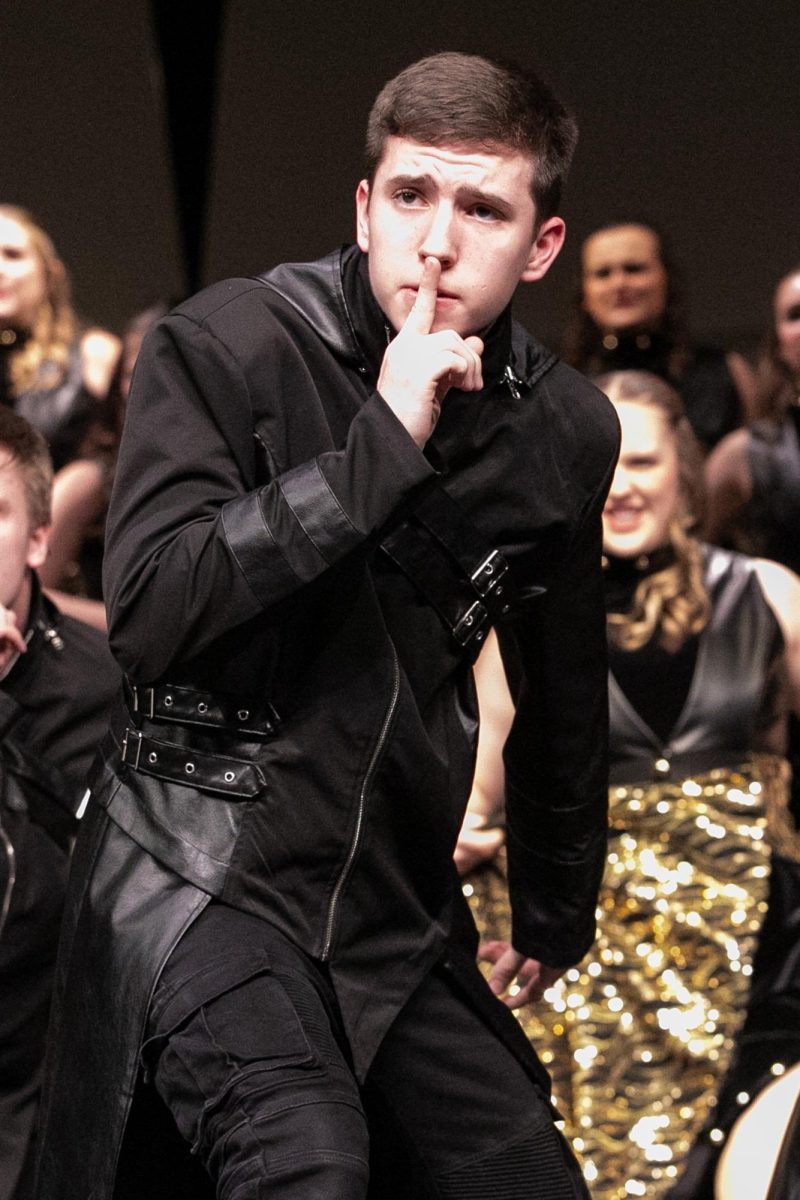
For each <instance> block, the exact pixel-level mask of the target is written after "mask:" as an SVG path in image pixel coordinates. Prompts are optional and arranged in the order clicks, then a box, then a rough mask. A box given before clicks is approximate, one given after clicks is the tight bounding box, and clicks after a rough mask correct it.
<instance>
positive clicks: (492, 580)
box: [470, 550, 511, 612]
mask: <svg viewBox="0 0 800 1200" xmlns="http://www.w3.org/2000/svg"><path fill="white" fill-rule="evenodd" d="M507 574H508V563H507V562H506V560H505V558H503V555H502V554H501V553H500V551H499V550H492V551H490V553H489V554H487V556H486V558H484V560H483V562H481V563H479V564H478V566H477V567H476V568H475V570H474V571H473V572H472V575H471V576H470V579H471V581H472V586H473V587H474V588H475V591H476V592H477V593H478V595H479V596H480V597H481V598H484V597H486V596H489V595H493V596H497V597H500V596H502V595H503V592H504V591H505V576H506V575H507ZM510 608H511V605H510V604H509V605H508V607H507V608H506V609H505V610H504V609H503V606H502V605H501V606H500V611H501V612H508V611H509V609H510Z"/></svg>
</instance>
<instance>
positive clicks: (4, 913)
mask: <svg viewBox="0 0 800 1200" xmlns="http://www.w3.org/2000/svg"><path fill="white" fill-rule="evenodd" d="M0 842H2V845H3V850H4V852H5V855H6V858H7V859H8V883H7V884H6V889H5V894H4V895H3V903H2V906H1V907H0V937H2V934H3V929H4V928H5V924H6V919H7V918H8V910H9V909H10V908H11V893H12V892H13V890H14V884H15V883H16V881H17V863H16V855H15V854H14V847H13V846H12V845H11V842H10V840H9V838H8V834H7V833H6V831H5V829H3V826H2V825H0Z"/></svg>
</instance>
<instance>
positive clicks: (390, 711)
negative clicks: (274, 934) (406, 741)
mask: <svg viewBox="0 0 800 1200" xmlns="http://www.w3.org/2000/svg"><path fill="white" fill-rule="evenodd" d="M392 656H393V672H394V674H393V683H392V698H391V700H390V701H389V707H388V708H387V710H386V716H385V717H384V719H383V725H382V726H381V731H380V734H379V735H378V740H377V742H376V744H375V749H374V750H373V751H372V757H371V758H370V760H369V766H368V767H367V772H366V775H365V776H364V782H363V783H362V784H361V791H360V793H359V796H358V812H357V814H356V827H355V830H354V832H353V840H352V842H351V843H350V850H349V851H348V854H347V859H346V861H345V864H344V866H343V867H342V869H341V871H340V873H339V878H338V879H337V880H336V884H335V886H334V889H333V893H332V895H331V900H330V904H329V905H328V920H327V922H326V924H325V940H324V942H323V944H322V960H323V962H325V961H326V960H327V959H328V958H329V957H330V953H331V942H332V941H333V926H334V922H335V920H336V910H337V908H338V906H339V900H340V899H341V895H342V892H343V890H344V886H345V884H346V883H347V880H348V877H349V875H350V871H351V870H352V867H353V863H354V862H355V858H356V854H357V853H358V847H359V844H360V842H361V834H362V831H363V828H364V813H365V811H366V806H367V793H368V792H369V789H370V785H371V783H372V779H373V776H374V774H375V770H376V768H377V766H378V759H379V758H380V756H381V753H382V751H383V747H384V745H385V744H386V738H387V736H388V733H389V726H390V725H391V723H392V717H393V716H394V712H395V709H396V708H397V698H398V696H399V695H400V663H399V662H398V659H397V651H396V650H395V648H394V646H392Z"/></svg>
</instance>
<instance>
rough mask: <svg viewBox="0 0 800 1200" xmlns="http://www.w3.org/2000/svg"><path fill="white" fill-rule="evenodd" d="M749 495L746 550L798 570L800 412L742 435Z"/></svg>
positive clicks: (744, 521)
mask: <svg viewBox="0 0 800 1200" xmlns="http://www.w3.org/2000/svg"><path fill="white" fill-rule="evenodd" d="M747 457H748V462H749V465H750V473H751V475H752V479H753V496H752V499H751V500H750V502H749V503H748V505H747V507H746V509H745V512H744V513H743V515H742V526H743V529H742V533H743V536H744V537H745V538H746V539H747V546H748V549H750V548H751V547H752V552H753V553H754V554H758V555H760V556H762V557H763V558H772V559H774V560H775V561H776V562H780V563H783V564H784V566H787V567H790V568H791V570H793V571H795V572H800V408H790V409H789V411H788V412H787V414H786V416H785V418H784V419H783V420H782V421H757V422H756V423H755V424H754V425H752V426H751V428H750V430H749V431H748V441H747Z"/></svg>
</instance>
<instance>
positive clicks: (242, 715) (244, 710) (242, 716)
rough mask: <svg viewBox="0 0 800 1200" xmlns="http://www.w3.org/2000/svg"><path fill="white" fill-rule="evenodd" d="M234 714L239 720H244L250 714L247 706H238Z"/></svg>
mask: <svg viewBox="0 0 800 1200" xmlns="http://www.w3.org/2000/svg"><path fill="white" fill-rule="evenodd" d="M236 716H237V717H238V718H239V720H240V721H246V720H247V719H248V718H249V716H250V710H249V709H247V708H240V709H239V711H238V712H237V714H236Z"/></svg>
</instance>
